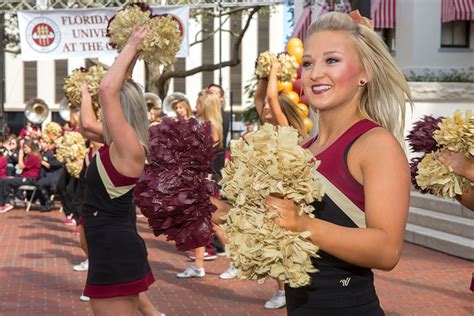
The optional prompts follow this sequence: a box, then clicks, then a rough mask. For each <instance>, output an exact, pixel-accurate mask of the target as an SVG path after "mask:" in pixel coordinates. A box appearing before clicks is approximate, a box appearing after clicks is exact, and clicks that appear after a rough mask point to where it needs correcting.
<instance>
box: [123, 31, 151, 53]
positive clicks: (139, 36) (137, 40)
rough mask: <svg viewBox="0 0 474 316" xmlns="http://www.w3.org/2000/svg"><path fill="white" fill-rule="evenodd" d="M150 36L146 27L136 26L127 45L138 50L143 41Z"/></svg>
mask: <svg viewBox="0 0 474 316" xmlns="http://www.w3.org/2000/svg"><path fill="white" fill-rule="evenodd" d="M147 34H148V29H147V28H146V27H144V26H139V27H137V26H134V27H133V29H132V32H131V33H130V36H129V37H128V40H127V44H126V45H130V46H132V47H134V48H135V49H137V50H138V48H139V47H140V46H141V44H142V43H143V41H144V40H145V37H146V36H147Z"/></svg>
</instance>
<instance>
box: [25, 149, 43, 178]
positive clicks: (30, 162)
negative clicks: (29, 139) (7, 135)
mask: <svg viewBox="0 0 474 316" xmlns="http://www.w3.org/2000/svg"><path fill="white" fill-rule="evenodd" d="M40 169H41V160H40V158H39V157H38V156H35V155H31V156H27V157H26V160H25V168H23V172H22V173H21V176H22V177H24V178H30V179H33V180H36V179H38V178H39V175H40Z"/></svg>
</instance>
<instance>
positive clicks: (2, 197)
mask: <svg viewBox="0 0 474 316" xmlns="http://www.w3.org/2000/svg"><path fill="white" fill-rule="evenodd" d="M18 165H19V166H20V168H22V169H23V171H22V173H21V175H20V176H16V177H8V178H4V179H0V213H6V212H8V211H10V210H11V209H13V206H12V205H11V204H10V203H9V202H10V200H9V199H10V192H11V190H12V189H16V188H18V187H19V186H21V185H25V184H26V185H28V184H29V185H33V184H34V181H35V180H36V179H38V177H39V175H40V168H41V155H40V153H39V150H38V146H37V145H36V144H35V143H34V142H33V141H32V140H29V141H26V142H24V141H23V140H21V141H20V151H19V153H18Z"/></svg>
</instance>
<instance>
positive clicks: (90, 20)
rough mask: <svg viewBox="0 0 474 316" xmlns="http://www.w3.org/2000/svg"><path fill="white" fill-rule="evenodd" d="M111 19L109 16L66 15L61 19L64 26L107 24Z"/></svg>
mask: <svg viewBox="0 0 474 316" xmlns="http://www.w3.org/2000/svg"><path fill="white" fill-rule="evenodd" d="M109 20H110V18H109V17H108V16H107V15H91V16H87V15H86V16H83V15H66V16H62V17H61V22H62V24H63V25H89V24H106V23H108V22H109Z"/></svg>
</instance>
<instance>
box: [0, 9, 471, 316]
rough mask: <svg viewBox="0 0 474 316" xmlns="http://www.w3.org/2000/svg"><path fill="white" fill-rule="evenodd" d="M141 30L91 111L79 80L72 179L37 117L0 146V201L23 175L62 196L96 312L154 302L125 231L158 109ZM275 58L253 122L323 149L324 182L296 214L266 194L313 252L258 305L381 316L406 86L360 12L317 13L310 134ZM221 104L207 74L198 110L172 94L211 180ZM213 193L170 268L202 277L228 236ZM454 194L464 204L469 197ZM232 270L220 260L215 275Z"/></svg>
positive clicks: (222, 120)
mask: <svg viewBox="0 0 474 316" xmlns="http://www.w3.org/2000/svg"><path fill="white" fill-rule="evenodd" d="M146 35H147V30H146V29H145V28H134V30H133V31H132V33H131V35H130V37H129V39H128V42H127V44H126V46H125V47H124V49H123V50H122V51H121V53H120V54H119V56H118V58H117V59H116V60H115V62H114V63H113V65H112V66H111V67H110V69H109V70H108V71H107V73H106V75H105V77H104V78H103V80H102V82H101V83H100V87H99V100H100V105H101V113H100V115H99V116H98V115H97V114H96V113H95V111H94V110H93V108H92V102H91V95H90V92H89V91H88V88H87V83H83V86H82V103H81V111H80V113H79V114H77V115H78V116H76V117H75V118H74V119H73V120H72V122H71V123H70V125H71V126H72V127H73V128H75V129H76V130H78V131H80V132H81V133H82V135H83V136H84V137H85V138H86V139H87V140H88V143H89V144H90V146H89V147H90V149H89V153H88V155H87V156H86V158H85V159H84V164H83V170H82V172H81V175H80V177H79V178H71V176H70V175H68V174H67V171H66V170H65V168H64V166H63V165H62V164H61V163H60V162H59V161H57V159H56V158H55V156H54V144H47V143H45V142H44V141H43V140H42V138H41V132H40V130H39V129H38V128H35V127H31V126H30V127H28V128H26V129H25V132H24V133H22V134H20V135H19V136H18V137H16V136H14V135H10V136H8V138H7V139H6V140H5V143H4V144H3V147H4V149H3V150H2V151H1V152H0V178H1V180H0V213H5V212H8V211H10V210H11V209H12V208H13V207H14V204H13V203H12V201H11V200H12V199H15V194H17V193H18V190H16V189H18V188H19V187H20V186H21V185H22V184H29V185H34V186H37V187H38V192H39V193H38V200H39V203H40V208H39V210H40V211H50V210H52V209H53V207H54V196H57V197H58V198H59V200H60V202H61V205H62V207H63V210H64V212H65V215H66V216H67V220H69V221H71V222H75V223H76V224H77V225H78V227H79V228H78V231H79V234H80V240H81V242H80V245H81V248H82V249H83V250H84V253H85V255H86V258H87V260H86V261H84V262H82V263H80V264H79V265H77V266H74V269H75V270H76V271H88V273H87V280H86V285H85V289H84V293H83V294H82V296H81V300H85V301H90V302H91V306H92V310H93V312H94V314H96V315H112V314H127V315H134V314H135V313H136V311H138V310H139V311H140V312H141V313H142V314H144V315H160V314H161V313H160V312H159V311H158V309H157V308H156V307H154V306H153V304H152V303H151V301H150V299H149V298H148V297H147V295H146V294H145V292H146V291H147V289H148V287H149V286H150V285H151V284H152V283H153V282H154V281H155V279H154V277H153V271H152V270H151V268H150V265H149V264H148V260H147V251H146V244H145V242H144V241H143V239H142V238H141V237H140V236H139V234H138V232H137V229H136V217H137V211H136V207H135V204H134V201H133V194H132V192H133V187H134V186H135V184H136V182H137V179H138V178H139V176H140V175H141V174H142V172H143V170H144V167H145V164H146V163H147V155H148V128H149V127H150V126H153V125H157V124H160V121H161V120H162V118H163V117H164V116H166V113H163V110H162V109H161V108H159V107H156V106H155V107H152V108H150V109H149V111H148V113H147V106H146V103H145V99H144V97H143V91H142V89H141V87H140V86H139V85H138V84H136V83H135V82H134V81H133V80H132V78H131V73H132V70H133V66H134V64H135V61H136V58H137V53H138V52H139V47H140V44H141V43H142V42H143V40H144V38H145V37H146ZM280 66H281V65H279V64H278V63H274V64H273V65H272V69H271V71H270V75H269V77H268V78H266V79H261V80H260V81H259V83H258V85H257V91H256V93H255V100H254V101H255V107H256V109H257V112H258V114H259V117H260V123H269V124H273V125H280V126H292V127H294V128H295V129H296V130H297V131H298V132H299V134H300V136H301V138H302V139H306V141H305V142H304V143H302V146H303V147H304V148H308V149H309V150H310V151H311V152H312V153H313V154H314V156H315V158H316V159H318V160H320V161H321V164H320V166H319V168H318V172H319V174H320V175H321V177H322V178H323V179H325V182H324V183H325V186H326V192H327V193H326V195H325V196H324V198H323V200H322V201H321V202H315V208H316V211H315V213H314V215H315V218H310V217H309V216H305V215H300V214H299V213H300V212H299V209H298V207H297V205H296V204H295V203H294V202H293V201H291V200H288V199H282V198H279V197H273V196H269V197H268V198H267V200H266V204H267V206H268V207H269V208H271V209H273V210H275V211H278V212H279V214H280V216H279V217H276V219H275V221H276V223H277V224H278V225H280V226H281V227H283V228H285V229H288V230H291V231H294V232H302V231H309V232H311V236H310V240H311V242H313V243H315V244H317V245H318V246H319V248H320V252H319V257H318V258H313V259H312V263H313V265H314V267H315V268H317V270H318V272H315V273H312V274H311V284H310V285H309V286H306V287H302V288H291V287H289V286H288V285H285V284H284V283H283V282H281V281H278V280H277V282H276V283H277V285H276V291H275V295H274V296H273V297H272V298H271V299H270V300H269V301H268V302H266V303H265V307H266V308H269V309H275V308H281V307H283V306H287V311H288V314H289V315H335V314H337V315H383V314H384V312H383V310H382V308H381V306H380V304H379V300H378V297H377V294H376V290H375V287H374V280H373V279H374V275H373V273H372V269H373V268H376V269H382V270H390V269H393V268H394V267H395V266H396V264H397V263H398V260H399V258H400V253H401V248H402V244H403V234H404V228H405V224H406V221H407V216H408V207H409V196H410V176H409V170H408V162H407V159H406V155H405V153H404V151H403V149H402V147H403V145H402V143H403V134H402V133H403V125H404V121H403V118H404V116H405V115H404V113H405V99H408V100H409V101H410V102H411V96H410V90H409V88H408V85H407V83H406V81H405V79H404V76H403V75H402V73H401V72H400V70H399V69H398V68H397V66H396V65H395V62H394V60H393V58H392V57H391V56H390V54H389V52H388V51H387V50H386V47H385V46H384V44H383V41H382V40H381V39H380V37H379V36H378V35H377V34H376V33H375V32H374V31H373V30H372V29H371V28H370V27H368V26H367V25H366V24H365V23H364V20H363V19H362V20H361V19H354V18H353V17H351V16H349V15H346V14H342V13H328V14H326V15H324V16H322V17H320V18H318V19H317V20H316V21H315V22H314V23H313V24H312V25H311V27H310V28H309V30H308V35H307V40H306V43H305V54H304V56H303V62H302V67H303V72H302V86H303V90H304V94H305V95H306V96H307V97H308V100H309V103H310V105H311V108H312V111H314V112H315V113H317V122H316V126H317V131H318V133H317V135H316V136H315V137H312V138H310V139H308V135H307V131H306V130H305V127H304V124H303V121H302V118H301V116H300V115H299V113H298V110H297V109H296V107H295V105H294V104H293V103H292V101H291V100H289V99H288V98H287V97H285V96H284V95H283V94H281V93H279V91H278V88H277V72H278V69H279V67H280ZM224 104H225V96H224V90H223V89H222V87H220V86H219V85H216V84H212V85H210V86H209V87H208V88H207V89H204V90H202V91H201V92H200V93H199V95H198V97H197V102H196V107H195V108H196V111H195V113H193V111H192V109H191V105H190V102H189V100H188V99H187V98H185V97H183V98H177V99H174V100H173V103H172V105H171V106H172V109H173V110H174V111H175V113H176V117H177V118H178V119H181V120H189V119H190V118H191V117H193V116H196V117H197V118H199V120H201V121H202V122H209V123H210V125H211V127H212V128H211V131H212V138H213V140H214V146H213V150H214V151H215V154H216V158H215V159H214V161H213V175H212V176H213V179H214V180H215V181H219V179H220V178H221V175H220V171H221V169H222V168H223V167H224V165H225V161H226V144H227V139H226V138H227V134H228V129H229V120H230V117H229V115H228V113H227V112H225V111H224ZM73 117H74V116H73ZM99 117H100V118H99ZM112 122H113V123H112ZM249 128H252V129H253V125H252V124H249ZM458 158H459V157H458ZM443 161H444V162H445V163H447V164H453V169H454V170H455V171H456V170H459V172H460V173H461V172H463V173H465V174H466V175H472V170H473V169H472V161H465V160H462V161H461V160H460V159H457V158H456V157H453V156H449V155H447V156H445V157H444V159H443ZM456 166H457V167H458V168H457V169H456ZM466 170H467V171H466ZM469 170H470V171H469ZM90 188H94V189H93V190H91V189H90ZM469 194H470V193H469ZM467 196H470V195H467ZM210 200H211V202H212V203H213V204H214V205H215V206H216V207H217V211H216V212H215V213H214V215H213V222H214V224H215V226H214V228H215V237H213V238H212V239H210V240H209V242H208V245H207V246H206V247H200V248H197V249H195V250H194V251H191V252H189V253H188V256H189V257H190V258H191V259H192V260H193V264H192V265H191V266H189V267H188V268H187V269H186V270H185V271H183V272H180V273H178V274H177V277H179V278H191V277H198V278H202V277H205V275H206V273H205V267H204V262H205V261H206V260H212V259H215V258H216V256H217V254H224V255H225V252H224V245H225V244H226V242H227V241H226V236H225V234H224V232H223V231H222V230H221V229H220V228H219V227H218V225H219V224H221V223H222V220H223V218H224V215H225V214H226V212H228V210H229V209H230V207H231V206H230V205H228V203H227V202H226V201H225V200H222V199H219V197H218V196H214V197H210ZM462 200H463V201H462V202H463V203H465V205H472V204H469V203H471V201H472V200H467V201H466V199H464V198H463V199H462ZM236 274H237V270H236V269H235V267H233V266H232V264H230V266H229V269H228V270H227V271H224V272H223V273H222V274H221V275H220V277H221V278H222V279H231V278H235V277H236Z"/></svg>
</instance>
